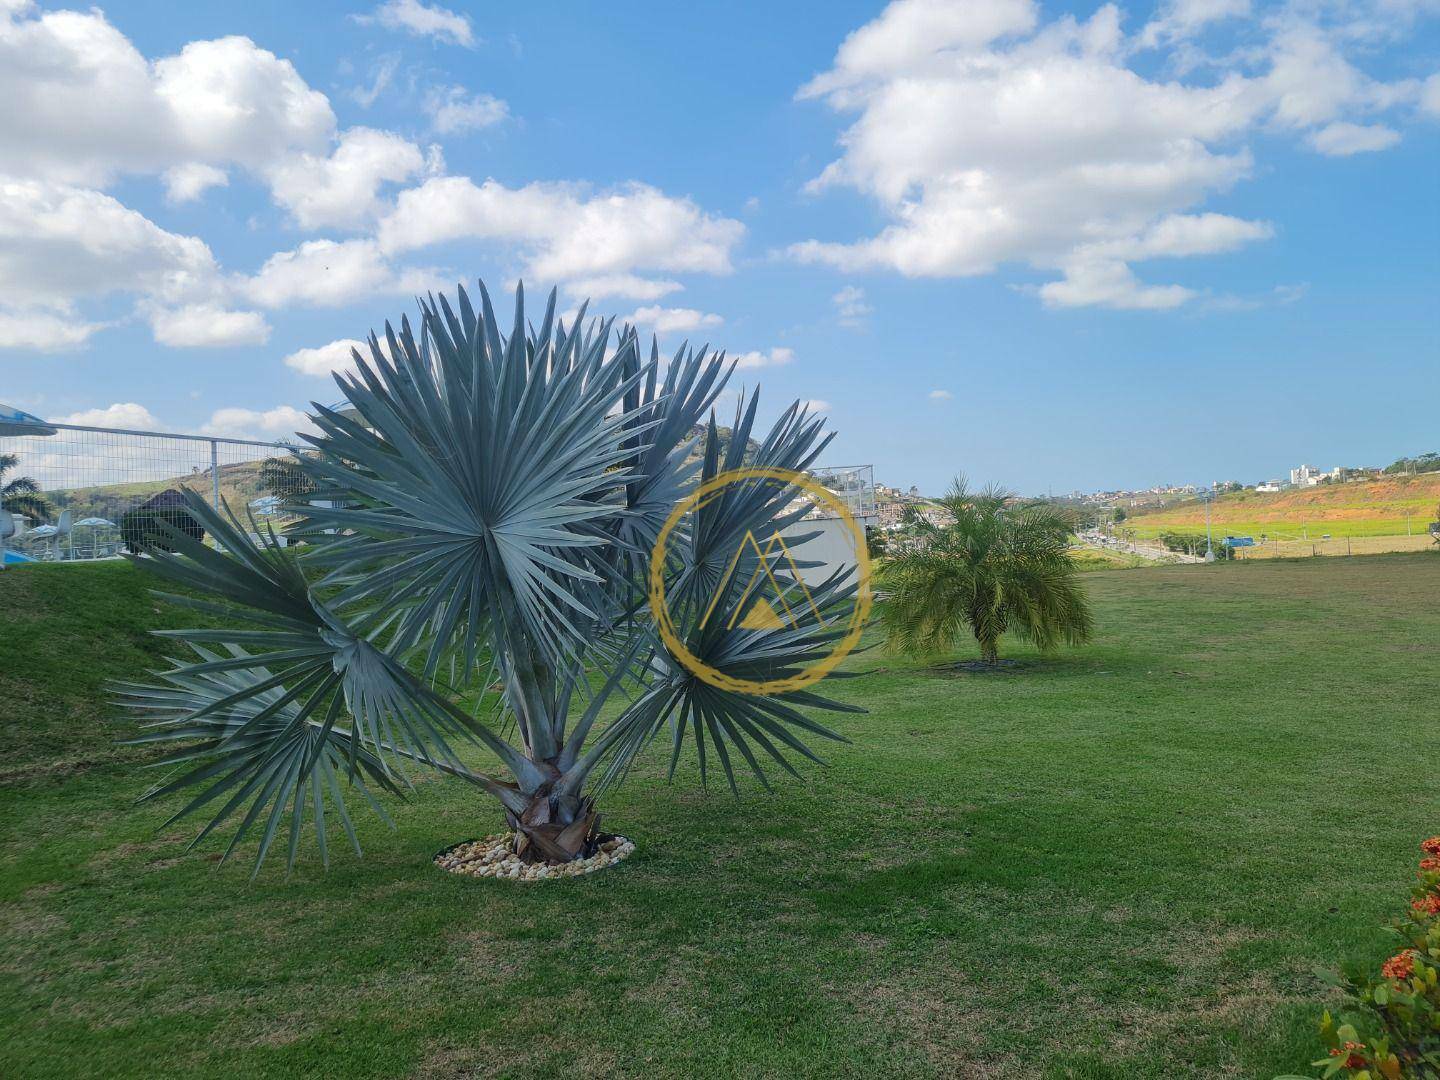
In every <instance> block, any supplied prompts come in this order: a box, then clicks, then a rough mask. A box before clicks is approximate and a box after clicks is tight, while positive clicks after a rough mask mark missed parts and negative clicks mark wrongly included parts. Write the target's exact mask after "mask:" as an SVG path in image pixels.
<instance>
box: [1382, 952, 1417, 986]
mask: <svg viewBox="0 0 1440 1080" xmlns="http://www.w3.org/2000/svg"><path fill="white" fill-rule="evenodd" d="M1414 973H1415V957H1414V955H1413V954H1412V953H1411V952H1410V951H1409V950H1406V951H1405V952H1402V953H1396V954H1395V955H1394V956H1392V957H1391V958H1390V959H1389V960H1386V961H1385V963H1384V965H1382V966H1381V968H1380V974H1381V975H1383V976H1385V978H1387V979H1408V978H1410V976H1411V975H1413V974H1414Z"/></svg>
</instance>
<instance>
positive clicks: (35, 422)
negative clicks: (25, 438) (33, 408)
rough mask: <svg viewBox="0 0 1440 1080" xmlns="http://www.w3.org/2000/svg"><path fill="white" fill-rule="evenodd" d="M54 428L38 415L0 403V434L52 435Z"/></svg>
mask: <svg viewBox="0 0 1440 1080" xmlns="http://www.w3.org/2000/svg"><path fill="white" fill-rule="evenodd" d="M54 434H55V429H54V428H53V427H51V426H50V425H49V424H47V423H45V421H44V420H41V419H40V417H38V416H32V415H31V414H30V413H28V412H22V411H21V410H19V409H17V408H15V407H14V406H13V405H0V435H54Z"/></svg>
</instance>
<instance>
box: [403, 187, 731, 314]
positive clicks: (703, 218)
mask: <svg viewBox="0 0 1440 1080" xmlns="http://www.w3.org/2000/svg"><path fill="white" fill-rule="evenodd" d="M744 233H745V227H744V226H743V225H742V224H741V223H740V222H738V221H734V220H732V219H729V218H723V217H718V216H715V215H712V214H708V213H706V212H705V211H704V210H702V209H701V208H700V207H699V206H697V205H696V204H695V203H694V202H693V201H691V200H690V199H687V198H677V197H675V196H671V195H667V194H665V193H664V192H663V191H660V190H659V189H657V188H654V187H651V186H649V185H648V184H641V183H631V184H625V185H622V186H620V187H618V188H614V189H611V190H605V191H596V190H594V189H592V188H590V187H589V186H587V185H584V184H578V183H533V184H527V185H525V186H523V187H518V188H512V187H507V186H505V185H504V184H502V183H500V182H498V181H496V180H486V181H484V182H483V183H480V184H476V183H475V182H474V181H472V180H471V179H469V178H468V177H464V176H445V177H436V178H434V179H431V180H428V181H426V182H425V183H424V184H421V185H420V186H418V187H413V188H410V189H408V190H406V191H402V192H401V193H400V194H399V196H398V197H397V199H396V204H395V210H394V212H393V213H391V214H390V215H389V216H388V217H386V218H385V219H384V220H382V221H381V222H380V229H379V240H380V246H381V248H382V249H383V250H384V251H385V252H387V253H391V254H396V253H402V252H406V251H412V250H415V249H417V248H423V247H429V246H431V245H435V244H440V243H444V242H448V241H454V240H467V239H470V240H490V241H497V242H500V243H508V244H513V245H515V246H516V247H517V248H518V249H519V251H520V253H521V256H522V259H523V264H524V271H525V273H526V275H527V276H528V277H531V278H534V279H538V280H541V281H547V282H548V281H570V280H575V279H587V278H588V279H592V280H593V279H609V280H610V281H612V282H614V281H616V280H619V279H622V278H624V277H626V276H628V275H636V274H643V273H644V272H646V271H651V272H653V271H665V272H671V273H682V272H688V273H705V274H726V273H729V272H730V270H731V261H730V258H731V252H732V250H733V249H734V247H735V245H736V244H738V243H739V242H740V239H741V237H742V236H743V235H744ZM641 280H644V281H645V282H646V284H647V285H653V284H654V280H653V279H650V278H641ZM616 295H619V294H618V293H616Z"/></svg>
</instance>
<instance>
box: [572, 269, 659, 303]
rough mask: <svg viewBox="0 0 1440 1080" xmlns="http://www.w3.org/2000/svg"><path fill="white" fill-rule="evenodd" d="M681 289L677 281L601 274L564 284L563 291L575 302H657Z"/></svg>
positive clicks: (634, 275) (635, 275) (630, 275)
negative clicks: (614, 299) (613, 299)
mask: <svg viewBox="0 0 1440 1080" xmlns="http://www.w3.org/2000/svg"><path fill="white" fill-rule="evenodd" d="M683 288H684V286H683V285H681V284H680V283H679V282H678V281H665V280H657V279H654V278H642V277H640V276H639V275H637V274H601V275H600V276H598V277H586V278H575V279H574V280H572V281H568V282H566V283H565V291H566V292H567V293H568V294H570V295H571V296H573V297H574V298H575V299H577V300H606V299H609V298H610V297H622V298H624V299H627V300H659V299H660V298H661V297H663V296H669V295H670V294H671V293H673V292H679V291H680V290H681V289H683Z"/></svg>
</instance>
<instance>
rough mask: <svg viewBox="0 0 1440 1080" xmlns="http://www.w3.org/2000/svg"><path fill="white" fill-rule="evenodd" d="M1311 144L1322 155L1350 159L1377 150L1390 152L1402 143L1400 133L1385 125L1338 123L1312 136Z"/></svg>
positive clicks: (1329, 125) (1326, 126) (1328, 125)
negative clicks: (1354, 155)
mask: <svg viewBox="0 0 1440 1080" xmlns="http://www.w3.org/2000/svg"><path fill="white" fill-rule="evenodd" d="M1308 141H1309V143H1310V145H1311V146H1313V147H1314V148H1315V149H1316V150H1318V151H1320V153H1322V154H1328V155H1330V156H1331V157H1349V156H1350V155H1351V154H1368V153H1371V152H1372V151H1376V150H1389V149H1390V147H1392V146H1394V145H1395V144H1396V143H1398V142H1399V141H1400V133H1399V132H1398V131H1396V130H1395V129H1394V128H1389V127H1386V126H1385V125H1384V124H1350V123H1346V122H1344V121H1336V122H1335V123H1333V124H1326V125H1325V126H1324V127H1323V128H1321V129H1320V130H1319V131H1316V132H1313V133H1312V134H1311V135H1310V138H1309V140H1308Z"/></svg>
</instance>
